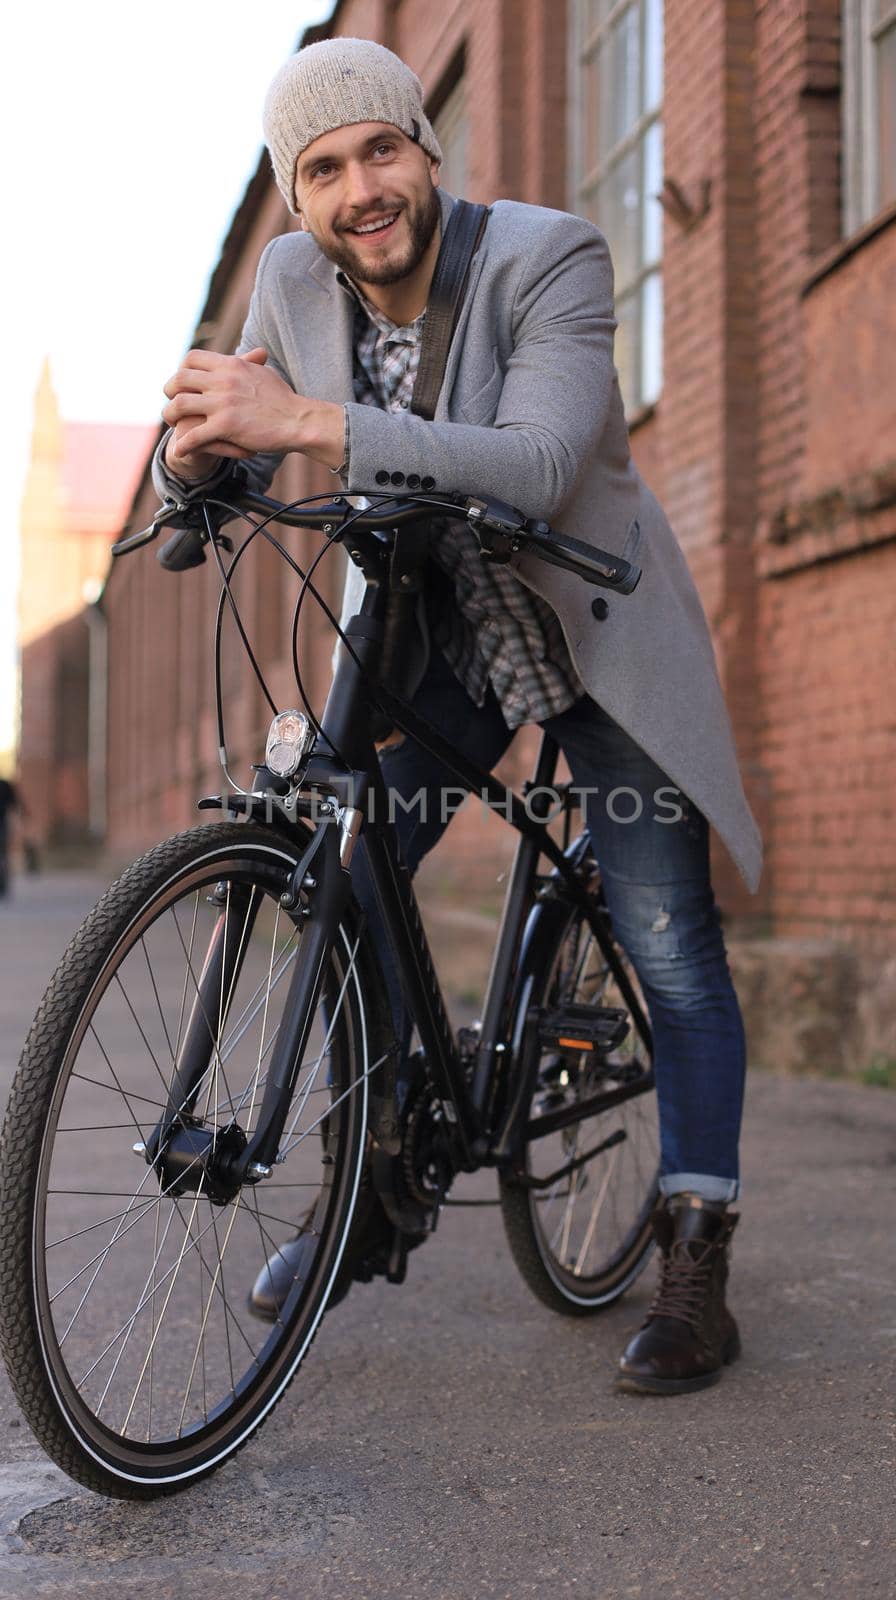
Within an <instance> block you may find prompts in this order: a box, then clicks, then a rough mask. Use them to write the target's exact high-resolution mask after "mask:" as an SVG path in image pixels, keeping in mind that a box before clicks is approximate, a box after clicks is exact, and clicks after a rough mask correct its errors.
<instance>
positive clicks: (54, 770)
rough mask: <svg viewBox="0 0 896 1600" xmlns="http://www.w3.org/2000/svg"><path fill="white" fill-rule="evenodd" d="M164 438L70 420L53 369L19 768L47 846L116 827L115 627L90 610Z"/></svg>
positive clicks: (37, 507)
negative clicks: (110, 688) (110, 657)
mask: <svg viewBox="0 0 896 1600" xmlns="http://www.w3.org/2000/svg"><path fill="white" fill-rule="evenodd" d="M154 434H155V430H154V429H153V428H147V427H141V426H139V425H133V426H131V425H127V424H121V423H102V422H67V421H65V420H64V419H63V418H62V417H61V416H60V414H59V406H58V403H57V400H56V395H55V392H54V390H53V383H52V378H51V375H50V368H49V364H48V363H47V362H45V363H44V366H43V370H42V372H41V376H40V381H39V383H38V388H37V394H36V396H35V404H34V428H33V431H32V438H31V456H30V460H29V463H28V472H27V476H26V480H25V491H24V495H23V498H22V507H21V513H20V518H19V543H20V551H21V568H20V575H19V592H18V616H17V644H18V651H19V727H18V735H17V770H18V776H19V780H20V782H21V785H22V792H23V795H24V796H25V799H26V804H27V805H28V811H29V833H30V835H31V836H32V837H33V839H34V841H35V843H36V844H40V845H47V844H50V845H55V844H73V843H77V842H81V841H83V840H86V839H88V838H90V837H94V838H95V837H97V836H101V835H102V833H103V831H104V829H105V776H104V775H105V738H106V728H105V721H106V714H105V687H106V665H105V623H104V618H103V615H102V613H101V612H100V611H98V610H97V608H96V607H95V606H94V605H92V604H90V603H89V602H90V601H91V600H95V599H96V597H97V595H98V594H99V591H100V589H101V587H102V580H103V578H104V576H105V572H106V568H107V567H108V564H109V546H110V544H111V543H112V540H113V539H114V538H115V536H116V533H117V531H118V530H119V528H120V527H121V522H122V518H123V517H124V516H125V515H126V514H127V509H128V507H129V505H130V503H131V500H132V497H133V493H134V486H135V484H136V481H137V478H138V476H139V473H140V469H141V465H142V463H143V461H144V460H145V458H146V451H147V449H148V448H149V447H150V443H151V440H152V438H153V437H154ZM85 602H88V603H85Z"/></svg>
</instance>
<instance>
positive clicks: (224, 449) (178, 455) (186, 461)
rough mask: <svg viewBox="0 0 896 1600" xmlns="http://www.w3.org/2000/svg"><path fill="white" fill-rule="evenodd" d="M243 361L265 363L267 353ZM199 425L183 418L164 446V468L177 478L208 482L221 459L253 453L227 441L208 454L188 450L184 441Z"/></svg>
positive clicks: (171, 391)
mask: <svg viewBox="0 0 896 1600" xmlns="http://www.w3.org/2000/svg"><path fill="white" fill-rule="evenodd" d="M240 359H241V360H244V361H257V362H262V363H263V362H265V361H266V360H267V351H266V350H250V351H248V352H247V354H246V355H245V356H243V357H241V358H240ZM178 376H179V375H178V374H176V375H175V377H174V378H172V379H171V380H170V382H169V383H168V384H166V385H165V391H164V392H165V394H167V395H173V394H175V393H176V392H177V391H176V389H175V388H174V385H175V384H176V383H177V380H178ZM166 411H167V408H166ZM163 416H166V413H165V412H163ZM166 420H167V416H166ZM203 420H204V419H203ZM196 421H197V419H196V417H195V416H192V415H191V416H187V417H185V418H183V419H182V420H181V421H180V422H176V423H175V424H174V428H173V432H172V435H171V438H170V439H169V440H168V443H167V444H166V446H165V464H166V466H167V467H168V469H169V471H171V472H173V473H174V474H175V476H176V477H178V478H185V479H187V480H188V481H189V480H190V479H192V478H195V479H199V478H207V477H209V475H210V474H211V473H212V472H214V470H215V468H216V467H217V465H218V463H219V461H220V459H221V457H222V456H227V457H229V458H230V459H232V460H235V461H243V460H246V459H247V458H248V457H249V456H251V455H252V454H253V453H254V452H253V451H251V450H241V449H240V448H239V446H238V445H233V444H229V443H228V442H227V440H225V439H216V440H215V441H214V443H213V444H212V445H211V446H209V447H208V448H206V449H205V450H191V451H187V450H185V449H184V446H183V441H184V439H185V437H186V435H187V434H188V433H191V432H192V431H193V429H194V428H195V426H196Z"/></svg>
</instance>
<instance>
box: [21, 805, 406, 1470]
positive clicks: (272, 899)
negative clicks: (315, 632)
mask: <svg viewBox="0 0 896 1600" xmlns="http://www.w3.org/2000/svg"><path fill="white" fill-rule="evenodd" d="M301 849H302V835H301V834H299V833H298V832H297V833H296V834H294V835H290V836H281V835H280V834H279V833H278V832H276V831H275V830H273V829H266V828H262V827H259V826H256V825H254V824H246V825H243V824H236V825H235V824H228V823H221V824H216V825H212V826H211V827H205V828H197V829H194V830H191V831H190V832H188V833H185V834H182V835H179V836H177V837H175V838H173V839H170V840H168V841H167V843H165V844H163V845H160V846H159V847H158V848H157V849H154V850H152V851H150V852H149V853H148V854H147V855H146V856H144V857H142V858H141V859H140V860H139V861H138V862H136V863H135V864H134V865H133V866H132V867H131V868H129V870H128V871H127V872H126V873H125V874H124V875H123V876H122V877H121V878H120V879H119V880H118V882H117V883H115V884H113V886H112V888H111V889H110V890H109V891H108V893H107V894H106V895H105V896H104V897H103V899H102V900H101V901H100V902H99V904H98V905H97V906H96V908H95V909H94V911H93V912H92V913H91V915H90V916H89V917H88V918H87V920H86V922H85V923H84V925H83V927H82V928H81V930H80V931H79V932H78V933H77V934H76V936H75V938H74V939H73V941H72V943H71V945H70V946H69V949H68V951H67V952H66V954H65V956H64V958H63V960H62V963H61V965H60V967H59V969H58V971H57V972H56V974H55V976H54V978H53V980H52V982H51V984H50V987H49V989H48V990H47V993H46V995H45V997H44V1000H43V1002H42V1003H41V1006H40V1008H39V1010H38V1013H37V1016H36V1017H35V1020H34V1023H33V1025H32V1028H31V1031H30V1034H29V1036H28V1040H27V1043H26V1046H25V1050H24V1054H23V1056H22V1061H21V1064H20V1067H19V1071H18V1074H17V1076H16V1079H15V1082H14V1084H13V1089H12V1093H11V1097H10V1102H9V1107H8V1110H7V1114H6V1120H5V1123H4V1127H3V1132H2V1138H0V1206H2V1214H3V1217H4V1230H3V1237H2V1243H0V1344H2V1350H3V1354H4V1357H5V1360H6V1364H7V1368H8V1370H9V1374H10V1378H11V1381H12V1384H13V1388H14V1390H15V1392H16V1395H17V1397H18V1400H19V1403H20V1405H21V1406H22V1409H23V1411H24V1412H25V1415H26V1417H27V1419H28V1421H29V1423H30V1425H31V1427H32V1428H33V1430H34V1432H35V1433H36V1435H37V1437H38V1438H39V1440H40V1441H41V1443H42V1444H43V1445H44V1448H45V1449H46V1450H47V1451H48V1453H49V1454H50V1455H51V1456H52V1457H53V1458H54V1459H55V1460H56V1461H57V1462H58V1463H59V1464H60V1465H61V1466H62V1467H63V1468H64V1469H65V1470H66V1471H67V1472H69V1473H70V1474H71V1476H72V1477H74V1478H76V1479H78V1480H79V1481H80V1482H82V1483H85V1484H87V1485H88V1486H89V1487H91V1488H93V1489H96V1490H99V1491H101V1492H104V1493H107V1494H111V1495H116V1496H121V1497H130V1498H145V1497H147V1496H150V1495H155V1494H164V1493H170V1492H173V1491H175V1490H177V1489H179V1488H182V1487H184V1486H185V1485H186V1484H188V1483H190V1482H192V1481H195V1480H196V1479H197V1478H199V1477H201V1476H203V1475H205V1474H206V1473H208V1472H210V1471H212V1470H213V1469H214V1468H215V1467H217V1466H219V1465H221V1463H222V1462H224V1461H225V1460H226V1459H228V1458H229V1457H230V1456H231V1455H233V1454H234V1452H235V1451H237V1450H238V1449H240V1448H241V1446H242V1445H243V1444H244V1443H245V1442H246V1440H247V1439H248V1438H249V1437H250V1435H251V1434H252V1432H253V1431H254V1429H255V1428H257V1427H258V1425H259V1424H260V1423H261V1422H262V1421H263V1420H264V1418H265V1417H266V1416H267V1415H268V1413H269V1412H270V1410H271V1408H272V1407H273V1406H274V1404H275V1403H276V1401H277V1400H278V1399H279V1398H280V1397H281V1395H282V1394H283V1393H284V1391H285V1389H286V1387H287V1385H288V1384H289V1383H290V1381H291V1380H292V1378H293V1377H294V1375H295V1373H296V1372H297V1370H298V1368H299V1366H300V1364H301V1362H302V1360H303V1358H304V1356H305V1355H306V1353H307V1351H308V1349H309V1346H310V1344H311V1341H312V1339H313V1337H314V1335H315V1332H316V1330H317V1327H318V1325H319V1323H320V1319H321V1317H322V1315H323V1312H324V1310H325V1307H326V1304H327V1299H328V1297H329V1295H330V1293H331V1290H332V1288H333V1284H334V1280H335V1278H336V1275H337V1273H338V1270H339V1265H340V1260H341V1257H342V1252H343V1247H344V1243H345V1239H346V1235H347V1232H348V1229H349V1226H350V1223H351V1219H352V1213H353V1210H354V1206H355V1202H356V1197H357V1195H358V1189H359V1183H360V1178H361V1173H362V1166H363V1161H364V1153H365V1129H366V1117H367V1102H368V1080H369V1078H370V1076H371V1074H373V1073H375V1072H376V1071H377V1069H378V1067H379V1066H380V1065H381V1063H382V1061H383V1059H384V1057H385V1056H386V1055H388V1054H389V1051H390V1043H391V1035H390V1030H389V1023H388V1016H387V1013H386V1012H385V1009H384V1005H383V1002H382V1000H381V998H379V997H380V996H381V995H382V993H383V989H382V984H381V983H380V982H379V981H378V979H377V977H376V970H377V969H376V965H375V958H374V957H373V954H372V952H371V950H370V948H369V946H368V942H367V940H366V938H365V937H364V936H363V935H362V934H361V933H360V932H359V926H360V924H359V921H358V915H357V910H356V908H355V907H354V906H353V905H350V906H349V909H348V911H347V913H346V915H345V916H344V918H343V920H342V922H341V924H340V926H339V929H338V933H337V937H336V939H335V941H334V944H333V946H332V949H331V953H330V956H329V958H328V961H327V962H326V964H325V969H324V974H323V985H322V990H321V998H320V1002H319V1004H318V1008H317V1013H316V1016H315V1021H314V1025H313V1027H312V1030H311V1034H310V1037H309V1041H308V1044H307V1047H306V1050H305V1053H304V1056H303V1059H302V1061H301V1063H300V1066H299V1070H298V1074H297V1077H296V1080H295V1089H294V1093H293V1099H292V1104H291V1106H290V1110H289V1113H288V1116H287V1119H286V1125H285V1130H284V1134H283V1137H282V1140H281V1144H280V1151H279V1155H278V1161H277V1164H276V1165H275V1166H274V1169H273V1172H272V1173H271V1175H270V1177H269V1178H267V1179H262V1180H261V1181H259V1182H258V1183H256V1184H245V1185H244V1186H243V1187H242V1188H241V1189H239V1190H238V1191H237V1193H236V1194H233V1195H231V1196H230V1197H229V1198H227V1197H226V1196H224V1197H222V1195H221V1194H220V1193H219V1194H217V1195H216V1196H213V1195H212V1194H211V1193H210V1192H209V1188H208V1186H206V1185H205V1181H204V1180H202V1181H200V1183H199V1186H198V1189H196V1190H195V1192H184V1193H180V1194H178V1193H176V1192H174V1191H175V1188H176V1185H174V1184H172V1183H168V1184H167V1186H166V1184H165V1183H164V1182H162V1181H161V1180H160V1178H159V1177H158V1176H157V1174H156V1171H155V1169H154V1168H153V1167H152V1166H150V1165H147V1162H146V1159H145V1157H144V1156H143V1155H142V1154H141V1152H140V1150H139V1149H138V1148H136V1147H139V1146H141V1145H146V1144H147V1143H148V1142H149V1141H150V1138H151V1134H152V1131H153V1129H154V1128H155V1125H156V1123H157V1121H158V1119H159V1118H160V1116H161V1115H162V1110H163V1107H164V1105H165V1103H166V1099H167V1095H168V1089H169V1085H170V1082H171V1079H172V1075H173V1072H174V1064H175V1061H176V1060H178V1057H179V1053H180V1052H181V1047H182V1044H183V1040H184V1038H185V1036H186V1033H187V1030H188V1028H189V1026H190V1014H191V1011H192V1010H193V1009H194V1007H196V1006H197V1005H199V1004H200V982H201V971H202V966H203V962H204V960H205V958H206V952H207V951H210V950H211V948H212V941H213V938H214V930H215V928H216V926H217V927H218V929H219V936H220V928H221V919H222V918H223V919H228V918H229V919H230V923H229V936H230V938H231V948H238V950H239V960H238V961H237V962H236V963H235V964H233V966H232V969H231V976H230V978H229V980H228V992H227V993H226V994H225V993H223V992H222V993H221V995H220V1000H219V1004H218V1005H217V1007H216V1008H215V1009H216V1014H214V1015H212V1016H211V1017H208V1016H207V1011H206V1002H205V1001H203V1002H202V1006H203V1014H204V1015H205V1016H206V1022H207V1023H208V1026H209V1033H210V1035H211V1051H210V1056H209V1061H208V1068H207V1071H206V1072H205V1074H204V1077H203V1079H202V1081H200V1083H199V1084H198V1086H197V1087H198V1092H197V1096H196V1101H195V1104H194V1105H193V1108H192V1118H191V1125H194V1126H196V1127H197V1128H198V1129H199V1130H209V1131H210V1133H211V1136H212V1138H213V1139H214V1140H215V1141H218V1142H219V1143H220V1146H221V1147H222V1148H223V1147H225V1146H227V1144H228V1142H229V1145H230V1147H232V1148H239V1146H240V1142H241V1141H242V1140H243V1139H244V1138H245V1137H251V1134H252V1131H253V1129H254V1127H255V1126H256V1123H257V1117H258V1111H259V1106H260V1102H261V1099H262V1095H263V1090H264V1084H265V1075H266V1069H267V1066H268V1063H269V1062H270V1060H271V1053H272V1047H273V1044H274V1040H275V1038H276V1035H277V1030H278V1024H279V1021H280V1008H281V1007H282V1005H283V1002H284V1000H285V996H286V994H287V991H288V988H289V981H290V978H291V976H292V973H293V970H294V964H295V963H296V962H301V960H302V944H303V932H302V927H303V924H302V922H301V919H298V920H293V919H292V918H291V917H290V916H289V915H288V913H287V912H285V911H284V910H283V908H282V907H281V905H280V895H281V893H282V892H283V890H284V889H285V887H286V885H287V883H288V880H289V876H290V873H291V872H292V870H293V868H294V866H295V863H296V861H297V860H298V856H299V852H300V850H301ZM227 933H228V925H225V937H226V936H227ZM223 970H224V969H223V968H222V973H223ZM221 988H222V991H223V989H224V980H223V977H222V984H221ZM194 1185H195V1178H194ZM297 1229H304V1231H305V1232H306V1233H307V1234H308V1236H309V1240H310V1241H311V1243H310V1246H309V1249H308V1250H307V1251H306V1252H304V1253H303V1264H302V1270H301V1273H300V1274H299V1276H298V1277H297V1279H296V1282H295V1283H294V1286H293V1289H292V1292H291V1294H290V1296H289V1299H288V1301H287V1302H286V1304H285V1305H284V1306H283V1308H282V1311H281V1315H280V1318H279V1319H278V1321H277V1322H276V1323H275V1324H274V1325H273V1326H270V1325H261V1324H259V1323H258V1322H257V1321H256V1320H255V1319H253V1318H252V1317H251V1316H250V1315H249V1314H248V1311H247V1307H246V1298H247V1295H248V1293H249V1291H250V1289H251V1286H252V1284H253V1282H254V1280H255V1277H256V1275H257V1273H258V1272H259V1270H260V1269H261V1267H262V1266H263V1264H264V1262H265V1260H266V1259H268V1258H269V1257H270V1256H271V1255H272V1254H274V1253H276V1251H277V1250H278V1249H279V1248H281V1247H282V1245H283V1243H284V1242H285V1241H286V1240H288V1239H290V1238H293V1237H294V1236H295V1234H296V1232H297Z"/></svg>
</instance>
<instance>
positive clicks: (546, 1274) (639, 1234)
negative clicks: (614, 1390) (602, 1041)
mask: <svg viewBox="0 0 896 1600" xmlns="http://www.w3.org/2000/svg"><path fill="white" fill-rule="evenodd" d="M539 915H543V916H544V918H545V919H546V922H545V933H544V935H543V936H542V937H541V939H540V940H538V941H537V944H536V948H537V952H538V953H537V958H536V959H535V960H534V961H533V963H532V967H533V982H532V984H531V986H530V987H529V988H528V989H527V990H526V993H525V1004H526V1007H527V1010H529V1009H531V1008H533V1007H541V1008H545V1010H546V1011H547V1012H551V1011H558V1012H559V1011H560V1009H561V1008H564V1007H567V1008H568V1007H569V1006H570V1005H574V1006H585V1007H588V1008H589V1009H591V1010H593V1011H595V1012H597V1011H598V1010H599V1008H601V1007H613V1008H616V1009H617V1010H619V1011H620V1012H622V1013H624V1015H625V1018H626V1020H627V1023H628V1031H627V1032H626V1034H625V1037H624V1038H623V1039H622V1040H621V1041H620V1043H618V1044H617V1045H615V1046H614V1047H613V1048H612V1049H611V1050H609V1051H608V1052H606V1053H595V1052H592V1051H588V1050H583V1051H578V1050H576V1049H575V1048H574V1047H564V1048H561V1049H558V1048H556V1046H555V1045H551V1046H544V1045H543V1044H540V1043H539V1042H538V1039H537V1037H536V1035H535V1033H534V1032H533V1031H531V1030H530V1034H529V1038H530V1048H531V1049H534V1050H536V1051H537V1053H538V1061H537V1066H536V1071H535V1077H534V1091H533V1094H532V1098H531V1103H530V1105H529V1108H528V1119H527V1120H528V1122H529V1124H530V1126H531V1125H532V1124H534V1123H535V1122H536V1121H537V1120H538V1119H539V1118H542V1117H548V1116H550V1115H552V1114H553V1113H558V1114H559V1117H562V1116H563V1115H564V1114H565V1113H567V1112H570V1113H572V1119H571V1120H570V1121H569V1122H568V1123H567V1124H566V1125H565V1126H564V1127H562V1128H559V1129H558V1130H557V1131H556V1132H554V1133H549V1134H548V1135H547V1136H542V1137H539V1138H537V1139H532V1140H530V1142H529V1143H528V1144H527V1145H526V1147H525V1156H524V1162H523V1169H524V1170H523V1174H522V1176H523V1182H522V1183H520V1181H519V1178H518V1177H514V1175H513V1174H510V1173H506V1172H502V1173H501V1174H500V1193H501V1208H502V1213H503V1218H504V1226H505V1230H506V1233H507V1239H508V1243H509V1244H510V1249H511V1252H512V1254H513V1258H514V1260H515V1262H516V1264H517V1267H518V1268H519V1270H520V1272H521V1273H522V1275H523V1277H524V1279H525V1280H526V1282H527V1283H528V1285H529V1287H530V1288H531V1289H532V1290H533V1292H534V1293H535V1294H536V1295H537V1296H538V1298H539V1299H540V1300H542V1301H543V1302H544V1303H545V1304H546V1305H548V1306H550V1307H551V1309H552V1310H554V1311H560V1312H563V1313H565V1314H566V1315H569V1316H587V1315H589V1314H593V1313H595V1312H598V1311H603V1310H605V1309H606V1308H607V1307H608V1306H610V1305H612V1304H613V1303H614V1302H615V1301H616V1300H618V1299H619V1297H620V1295H622V1294H624V1292H625V1290H626V1289H627V1288H628V1287H629V1285H630V1284H631V1283H633V1282H634V1280H635V1278H636V1277H638V1275H639V1274H640V1273H641V1272H642V1271H643V1270H644V1268H645V1266H646V1265H647V1262H648V1260H649V1259H650V1255H651V1253H652V1250H653V1236H652V1231H651V1227H650V1213H651V1211H652V1210H653V1207H654V1205H655V1204H656V1200H657V1198H658V1195H659V1124H658V1117H657V1106H656V1092H655V1090H654V1089H653V1087H652V1079H651V1063H652V1054H653V1052H652V1041H651V1035H650V1028H649V1024H648V1021H647V1016H646V1010H645V1008H644V1004H643V998H642V996H641V993H640V989H639V986H638V981H637V978H636V977H635V974H634V971H633V969H632V967H631V964H630V962H629V961H628V959H627V957H626V956H625V954H624V952H623V951H622V950H621V949H620V947H619V946H618V945H616V944H615V943H614V942H613V940H612V938H611V937H610V935H609V933H608V935H607V948H608V950H609V955H608V954H607V953H606V951H605V950H604V949H602V948H601V945H600V943H599V942H598V940H597V938H596V936H595V934H594V931H593V929H592V928H591V926H590V924H589V923H588V922H587V921H586V919H585V918H584V917H583V916H582V914H581V913H580V912H579V911H577V910H576V909H575V907H571V906H570V907H567V908H566V909H565V910H564V908H563V906H562V905H561V906H557V905H556V904H555V905H547V906H546V907H545V908H544V911H543V912H541V911H539V912H536V916H539ZM614 968H615V971H614ZM586 1015H587V1013H586ZM519 1070H520V1071H521V1072H525V1071H527V1070H530V1063H527V1062H521V1063H520V1064H519ZM641 1085H647V1088H646V1090H642V1091H641V1092H639V1093H636V1094H634V1095H632V1097H631V1098H620V1100H619V1102H618V1103H617V1104H615V1105H611V1106H608V1107H607V1109H605V1110H602V1111H601V1112H600V1113H599V1114H598V1115H586V1116H583V1117H582V1118H580V1119H577V1118H576V1117H575V1111H576V1107H577V1106H578V1105H580V1104H583V1103H584V1102H586V1101H587V1100H588V1099H589V1098H593V1097H594V1096H595V1095H596V1094H601V1095H603V1094H606V1095H607V1097H608V1098H610V1097H612V1096H613V1094H614V1093H617V1092H620V1091H621V1092H622V1093H624V1092H625V1091H626V1090H627V1089H633V1088H640V1086H641ZM600 1145H603V1146H605V1148H604V1149H603V1150H602V1152H601V1153H600V1154H598V1155H596V1156H595V1157H594V1158H593V1159H590V1160H587V1161H586V1162H585V1163H584V1164H583V1165H582V1166H580V1167H578V1168H576V1169H575V1170H573V1171H571V1172H567V1173H566V1174H565V1175H564V1176H562V1177H559V1178H557V1179H556V1180H555V1181H553V1182H550V1183H548V1184H547V1186H546V1187H540V1188H539V1187H529V1186H527V1180H529V1181H530V1182H531V1181H533V1180H534V1182H535V1183H543V1182H544V1180H545V1179H546V1178H549V1177H550V1176H551V1174H553V1173H556V1172H558V1171H559V1170H560V1169H563V1168H565V1167H567V1166H568V1165H569V1164H570V1163H572V1162H574V1161H577V1160H578V1159H579V1157H581V1156H588V1155H589V1153H590V1152H592V1151H594V1150H595V1149H596V1148H597V1147H598V1146H600Z"/></svg>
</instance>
